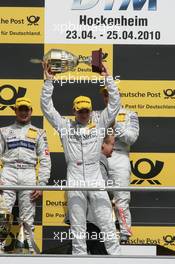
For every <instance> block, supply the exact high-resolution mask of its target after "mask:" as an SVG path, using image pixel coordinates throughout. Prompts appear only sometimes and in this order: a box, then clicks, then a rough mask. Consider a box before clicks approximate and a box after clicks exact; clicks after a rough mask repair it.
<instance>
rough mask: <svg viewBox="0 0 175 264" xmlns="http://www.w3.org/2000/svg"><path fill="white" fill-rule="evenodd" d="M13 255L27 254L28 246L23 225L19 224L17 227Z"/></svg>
mask: <svg viewBox="0 0 175 264" xmlns="http://www.w3.org/2000/svg"><path fill="white" fill-rule="evenodd" d="M14 253H16V254H22V253H23V254H26V253H29V244H28V241H27V238H26V235H25V232H24V224H23V223H21V224H20V226H19V233H18V235H17V238H16V240H15V245H14Z"/></svg>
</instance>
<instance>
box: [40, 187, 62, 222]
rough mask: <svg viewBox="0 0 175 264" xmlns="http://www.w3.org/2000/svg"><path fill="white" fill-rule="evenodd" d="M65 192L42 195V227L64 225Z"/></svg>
mask: <svg viewBox="0 0 175 264" xmlns="http://www.w3.org/2000/svg"><path fill="white" fill-rule="evenodd" d="M66 196H67V194H66V192H63V191H60V192H58V191H56V192H48V191H47V192H44V194H43V225H44V226H59V225H65V222H64V220H65V217H66V213H67V199H66Z"/></svg>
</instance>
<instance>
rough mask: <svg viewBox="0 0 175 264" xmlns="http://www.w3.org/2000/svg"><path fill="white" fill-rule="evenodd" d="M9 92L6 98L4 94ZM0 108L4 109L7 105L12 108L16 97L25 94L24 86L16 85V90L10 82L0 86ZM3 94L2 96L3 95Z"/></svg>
mask: <svg viewBox="0 0 175 264" xmlns="http://www.w3.org/2000/svg"><path fill="white" fill-rule="evenodd" d="M9 92H11V93H12V96H11V98H9V99H6V98H5V96H6V94H7V93H9ZM0 94H1V95H0V110H4V109H5V108H6V107H7V106H10V108H12V109H14V106H13V105H14V104H15V102H16V99H17V98H19V97H23V96H25V94H26V88H23V87H18V91H17V90H16V89H15V87H13V86H12V85H10V84H5V85H2V86H0ZM3 95H4V97H3Z"/></svg>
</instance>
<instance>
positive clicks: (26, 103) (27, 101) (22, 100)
mask: <svg viewBox="0 0 175 264" xmlns="http://www.w3.org/2000/svg"><path fill="white" fill-rule="evenodd" d="M20 106H27V107H28V108H29V109H31V108H32V102H31V100H30V99H29V98H27V97H20V98H18V99H17V100H16V103H15V107H16V108H19V107H20Z"/></svg>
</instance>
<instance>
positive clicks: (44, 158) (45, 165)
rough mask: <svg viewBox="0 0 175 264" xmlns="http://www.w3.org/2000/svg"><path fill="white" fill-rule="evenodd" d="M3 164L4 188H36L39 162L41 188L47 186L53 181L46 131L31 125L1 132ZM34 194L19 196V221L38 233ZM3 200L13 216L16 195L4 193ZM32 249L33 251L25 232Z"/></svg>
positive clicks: (15, 124) (0, 151) (10, 127)
mask: <svg viewBox="0 0 175 264" xmlns="http://www.w3.org/2000/svg"><path fill="white" fill-rule="evenodd" d="M0 160H1V162H2V164H3V169H2V172H1V180H2V182H3V184H4V185H14V186H18V185H31V186H33V185H36V184H37V177H36V165H37V163H38V161H39V172H38V184H39V185H45V184H46V183H47V182H48V179H49V177H50V168H51V162H50V154H49V150H48V144H47V138H46V134H45V131H44V130H42V129H39V128H37V127H35V126H33V125H31V123H28V124H24V125H22V124H19V123H18V122H15V123H14V124H13V125H11V126H7V127H2V128H0ZM31 193H32V190H26V191H25V190H24V191H19V192H18V205H19V219H20V220H22V221H24V222H26V223H27V224H28V225H29V226H30V227H31V229H32V230H34V225H33V223H34V216H35V202H32V201H31ZM3 197H4V200H5V203H6V206H7V209H8V210H9V212H11V211H12V208H13V206H14V204H15V200H16V191H14V190H4V191H3ZM25 233H26V237H27V240H28V243H29V247H32V245H31V241H30V237H29V234H28V232H27V231H26V230H25Z"/></svg>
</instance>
